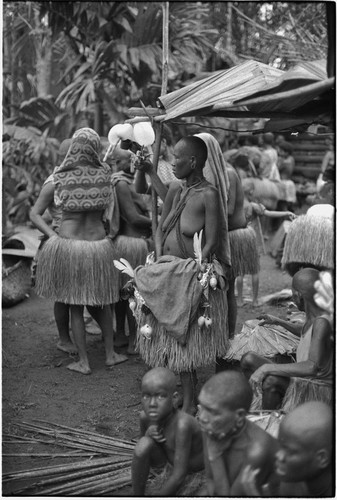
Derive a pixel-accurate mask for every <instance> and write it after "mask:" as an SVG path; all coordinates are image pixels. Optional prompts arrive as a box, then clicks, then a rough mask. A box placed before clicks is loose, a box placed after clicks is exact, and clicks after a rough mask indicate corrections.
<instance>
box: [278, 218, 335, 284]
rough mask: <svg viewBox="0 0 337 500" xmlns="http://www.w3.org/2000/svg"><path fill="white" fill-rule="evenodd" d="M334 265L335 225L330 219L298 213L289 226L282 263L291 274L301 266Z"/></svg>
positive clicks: (327, 267) (322, 267)
mask: <svg viewBox="0 0 337 500" xmlns="http://www.w3.org/2000/svg"><path fill="white" fill-rule="evenodd" d="M312 266H313V267H315V268H317V269H334V227H333V222H332V220H331V219H328V218H325V217H319V216H315V215H307V214H306V215H300V216H299V217H298V218H297V219H295V220H294V221H293V222H292V223H291V224H290V226H289V230H288V233H287V236H286V239H285V245H284V250H283V257H282V267H283V268H285V269H286V270H287V271H288V272H289V273H290V274H291V275H293V274H295V273H296V272H297V271H298V270H299V269H300V268H301V267H312Z"/></svg>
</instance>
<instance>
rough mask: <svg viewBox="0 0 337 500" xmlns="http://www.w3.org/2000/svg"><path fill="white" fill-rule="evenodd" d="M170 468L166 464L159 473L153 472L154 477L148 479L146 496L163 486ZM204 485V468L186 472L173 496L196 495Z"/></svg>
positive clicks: (168, 475) (170, 470) (170, 471)
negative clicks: (189, 472)
mask: <svg viewBox="0 0 337 500" xmlns="http://www.w3.org/2000/svg"><path fill="white" fill-rule="evenodd" d="M172 470H173V467H172V465H170V464H167V465H165V467H164V468H163V469H162V470H161V471H160V472H159V473H157V474H155V476H154V478H152V479H149V481H148V488H147V490H148V491H147V492H146V493H147V496H151V492H152V491H153V492H154V491H158V490H160V489H161V488H163V487H164V486H165V484H166V483H167V481H168V479H169V478H170V476H171V475H172ZM151 472H153V471H151ZM205 485H206V475H205V471H204V470H201V471H199V472H193V473H191V474H187V476H186V477H185V480H184V482H183V484H182V486H180V488H179V490H178V491H177V493H176V495H175V496H177V497H178V496H179V497H195V496H198V493H199V492H200V490H201V489H202V488H203V487H204V486H205Z"/></svg>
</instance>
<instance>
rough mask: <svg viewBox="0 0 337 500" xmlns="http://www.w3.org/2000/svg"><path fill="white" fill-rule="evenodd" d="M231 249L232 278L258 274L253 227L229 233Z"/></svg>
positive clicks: (258, 264) (257, 255) (257, 254)
mask: <svg viewBox="0 0 337 500" xmlns="http://www.w3.org/2000/svg"><path fill="white" fill-rule="evenodd" d="M228 234H229V244H230V249H231V262H232V268H231V276H232V278H236V277H237V276H244V275H245V274H257V273H258V272H259V270H260V263H259V253H258V246H257V240H256V234H255V231H254V229H253V228H252V227H251V226H248V227H245V228H242V229H234V230H233V231H229V232H228Z"/></svg>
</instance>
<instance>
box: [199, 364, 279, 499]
mask: <svg viewBox="0 0 337 500" xmlns="http://www.w3.org/2000/svg"><path fill="white" fill-rule="evenodd" d="M252 394H253V393H252V390H251V388H250V386H249V383H248V381H247V380H246V379H245V377H244V375H242V374H241V373H239V372H237V371H229V370H227V371H224V372H221V373H218V374H217V375H214V376H213V377H211V378H210V379H209V380H208V381H207V382H206V383H205V385H204V386H203V387H202V389H201V392H200V394H199V403H200V405H199V414H198V418H199V423H200V426H201V429H202V431H203V441H204V460H205V471H206V482H207V490H206V491H205V492H202V493H203V494H204V496H221V497H226V496H229V497H232V496H238V497H239V496H246V494H245V490H244V489H243V485H242V472H243V470H244V468H245V467H246V466H247V465H251V466H252V467H253V468H256V469H259V473H258V475H257V476H256V483H257V485H258V486H259V487H262V485H263V484H265V483H269V482H272V481H271V476H272V474H273V471H274V461H275V453H276V451H277V446H278V444H277V440H276V439H274V438H273V437H272V436H271V435H269V434H268V433H267V432H266V431H264V430H262V429H261V428H260V427H258V426H257V425H256V424H254V423H253V422H251V421H249V420H248V419H247V418H246V415H247V413H248V410H249V407H250V404H251V401H252ZM200 496H201V494H200Z"/></svg>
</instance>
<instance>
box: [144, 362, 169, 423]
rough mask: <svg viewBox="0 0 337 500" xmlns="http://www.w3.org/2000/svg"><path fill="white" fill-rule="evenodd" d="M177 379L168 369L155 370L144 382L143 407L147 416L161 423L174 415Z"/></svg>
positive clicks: (148, 373)
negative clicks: (170, 415) (171, 414)
mask: <svg viewBox="0 0 337 500" xmlns="http://www.w3.org/2000/svg"><path fill="white" fill-rule="evenodd" d="M177 395H178V394H177V391H176V378H175V375H174V373H173V372H171V371H170V370H168V369H167V368H153V369H152V370H150V371H148V372H147V373H146V374H145V375H144V377H143V380H142V406H143V410H144V412H145V414H146V416H147V417H148V418H149V419H150V420H151V421H153V422H160V421H162V420H165V418H166V417H167V416H168V415H169V414H170V413H172V411H173V409H174V402H175V399H176V397H177Z"/></svg>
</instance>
